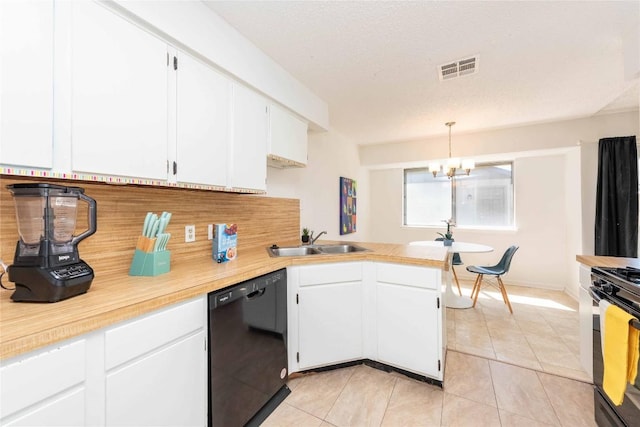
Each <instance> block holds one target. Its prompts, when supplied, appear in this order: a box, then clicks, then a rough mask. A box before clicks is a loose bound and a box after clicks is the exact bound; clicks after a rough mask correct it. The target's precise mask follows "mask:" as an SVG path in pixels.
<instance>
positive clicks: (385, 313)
mask: <svg viewBox="0 0 640 427" xmlns="http://www.w3.org/2000/svg"><path fill="white" fill-rule="evenodd" d="M375 286H376V310H375V316H376V321H377V343H378V360H379V361H380V362H383V363H386V364H389V365H392V366H395V367H398V368H401V369H405V370H407V371H411V372H414V373H417V374H420V375H425V376H428V377H431V378H435V379H438V380H442V378H443V375H442V372H443V369H442V366H443V364H444V360H443V358H444V356H443V351H444V350H443V344H442V335H443V318H442V308H441V304H440V288H441V271H440V270H436V269H430V268H424V267H416V266H408V265H396V264H386V263H378V264H376V284H375Z"/></svg>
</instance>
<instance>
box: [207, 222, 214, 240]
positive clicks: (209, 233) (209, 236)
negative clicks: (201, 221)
mask: <svg viewBox="0 0 640 427" xmlns="http://www.w3.org/2000/svg"><path fill="white" fill-rule="evenodd" d="M207 239H209V240H213V224H209V225H208V226H207Z"/></svg>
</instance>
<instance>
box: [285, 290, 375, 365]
mask: <svg viewBox="0 0 640 427" xmlns="http://www.w3.org/2000/svg"><path fill="white" fill-rule="evenodd" d="M361 292H362V283H361V282H360V281H358V282H347V283H339V284H332V285H319V286H308V287H301V288H300V289H299V291H298V304H299V305H298V310H299V311H298V322H299V323H298V334H299V338H298V340H299V342H298V351H299V353H300V362H299V367H300V368H301V369H307V368H311V367H315V366H323V365H330V364H333V363H340V362H346V361H349V360H357V359H361V358H362V296H361Z"/></svg>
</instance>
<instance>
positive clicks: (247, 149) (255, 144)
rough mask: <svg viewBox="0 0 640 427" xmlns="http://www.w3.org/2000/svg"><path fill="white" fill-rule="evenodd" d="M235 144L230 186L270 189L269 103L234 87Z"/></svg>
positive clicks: (239, 87) (253, 93)
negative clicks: (268, 154) (267, 180)
mask: <svg viewBox="0 0 640 427" xmlns="http://www.w3.org/2000/svg"><path fill="white" fill-rule="evenodd" d="M232 139H233V143H232V146H231V177H230V186H231V187H234V188H247V189H254V190H265V189H266V178H267V103H266V101H265V100H264V99H263V98H262V97H260V96H259V95H258V94H256V93H255V92H252V91H251V90H249V89H247V88H245V87H242V86H240V85H237V84H235V85H233V138H232Z"/></svg>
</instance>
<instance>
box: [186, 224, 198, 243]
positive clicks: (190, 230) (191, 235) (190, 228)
mask: <svg viewBox="0 0 640 427" xmlns="http://www.w3.org/2000/svg"><path fill="white" fill-rule="evenodd" d="M184 241H185V242H186V243H189V242H195V241H196V226H195V225H185V226H184Z"/></svg>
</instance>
